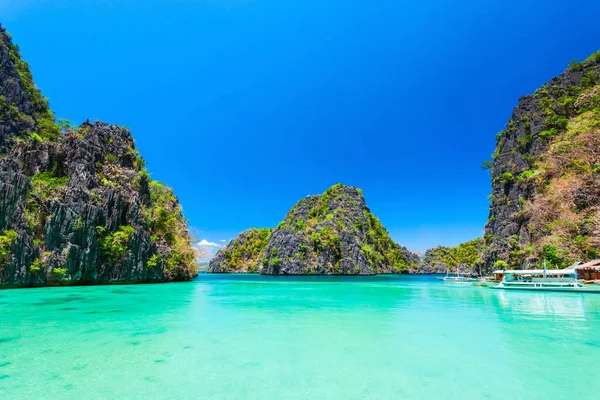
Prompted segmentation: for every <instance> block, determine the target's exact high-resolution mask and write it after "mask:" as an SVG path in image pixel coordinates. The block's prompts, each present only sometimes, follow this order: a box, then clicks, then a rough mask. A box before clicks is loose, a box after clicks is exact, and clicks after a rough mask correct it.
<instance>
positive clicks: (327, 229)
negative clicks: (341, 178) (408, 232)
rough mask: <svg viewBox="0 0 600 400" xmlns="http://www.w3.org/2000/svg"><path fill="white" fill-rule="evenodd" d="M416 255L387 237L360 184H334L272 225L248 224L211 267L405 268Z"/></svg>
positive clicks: (330, 271)
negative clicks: (249, 225) (270, 227)
mask: <svg viewBox="0 0 600 400" xmlns="http://www.w3.org/2000/svg"><path fill="white" fill-rule="evenodd" d="M417 264H418V256H417V255H415V254H413V253H411V252H410V251H408V250H407V249H406V248H404V247H400V246H399V245H398V244H397V243H395V242H394V241H393V240H392V239H391V238H390V236H389V234H388V232H387V230H386V229H385V228H384V227H383V225H381V222H379V219H377V217H375V216H374V215H373V214H372V213H371V211H370V210H369V208H368V207H367V205H366V204H365V199H364V197H363V195H362V192H361V190H360V189H357V188H355V187H353V186H344V185H341V184H337V185H334V186H333V187H331V188H329V189H327V190H326V191H325V193H323V194H322V195H313V196H308V197H306V198H304V199H302V200H300V201H299V202H298V203H297V204H296V205H295V206H294V207H292V209H291V210H290V211H289V212H288V214H287V216H286V217H285V219H284V220H283V221H282V222H281V223H280V224H279V225H278V226H277V228H275V229H249V230H247V231H244V232H242V233H241V234H240V235H239V236H238V237H237V238H235V239H233V240H232V241H230V242H229V243H228V244H227V245H226V246H225V247H224V248H221V249H219V251H218V252H217V254H216V256H215V257H214V258H213V259H212V260H211V261H210V266H209V272H259V273H261V274H269V275H287V274H290V275H302V274H310V275H372V274H378V273H407V272H409V271H410V270H412V269H414V268H416V267H417Z"/></svg>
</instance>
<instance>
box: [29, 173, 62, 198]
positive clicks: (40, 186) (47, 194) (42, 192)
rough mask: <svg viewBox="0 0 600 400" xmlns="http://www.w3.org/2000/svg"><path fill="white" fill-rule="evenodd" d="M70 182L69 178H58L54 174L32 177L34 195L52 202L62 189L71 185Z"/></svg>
mask: <svg viewBox="0 0 600 400" xmlns="http://www.w3.org/2000/svg"><path fill="white" fill-rule="evenodd" d="M69 181H70V178H69V177H67V176H64V177H57V176H55V174H54V172H38V173H37V174H35V175H33V176H32V177H31V184H32V186H33V194H34V195H36V196H38V197H40V198H41V199H42V200H44V201H48V200H51V199H53V198H54V197H56V196H57V195H58V193H59V192H60V189H62V188H64V187H65V186H66V185H68V184H69Z"/></svg>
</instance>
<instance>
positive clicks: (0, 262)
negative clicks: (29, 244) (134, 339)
mask: <svg viewBox="0 0 600 400" xmlns="http://www.w3.org/2000/svg"><path fill="white" fill-rule="evenodd" d="M17 236H18V235H17V232H15V231H13V230H12V229H9V230H5V231H2V233H1V234H0V269H1V268H4V267H5V266H6V264H7V263H8V261H9V259H10V255H11V252H12V247H13V245H14V244H15V242H16V241H17Z"/></svg>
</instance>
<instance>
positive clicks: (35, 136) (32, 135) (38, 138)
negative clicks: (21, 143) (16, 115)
mask: <svg viewBox="0 0 600 400" xmlns="http://www.w3.org/2000/svg"><path fill="white" fill-rule="evenodd" d="M29 137H30V138H31V139H33V140H34V141H35V142H36V143H38V144H39V143H42V142H43V139H42V137H41V136H40V135H38V134H37V133H35V132H31V133H30V134H29Z"/></svg>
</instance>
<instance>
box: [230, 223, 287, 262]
mask: <svg viewBox="0 0 600 400" xmlns="http://www.w3.org/2000/svg"><path fill="white" fill-rule="evenodd" d="M270 237H271V230H270V229H266V228H263V229H250V230H248V231H246V232H245V233H244V234H243V240H238V241H236V243H235V246H233V247H232V248H231V249H228V250H226V251H225V254H224V256H225V260H226V261H227V264H228V265H230V266H231V268H232V269H234V270H239V269H242V268H243V267H244V266H246V269H247V270H248V272H254V271H256V270H257V268H258V257H259V255H260V254H261V253H262V252H263V250H264V249H265V247H266V246H267V242H268V240H269V238H270ZM272 254H273V255H274V256H276V255H277V249H273V253H272ZM262 264H263V265H264V264H266V262H264V261H263V262H262Z"/></svg>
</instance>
